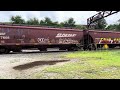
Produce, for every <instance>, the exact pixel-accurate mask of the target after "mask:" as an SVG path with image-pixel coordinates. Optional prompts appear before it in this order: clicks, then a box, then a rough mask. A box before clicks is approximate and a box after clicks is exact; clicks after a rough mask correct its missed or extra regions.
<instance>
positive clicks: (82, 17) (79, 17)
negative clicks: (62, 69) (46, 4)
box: [0, 11, 120, 24]
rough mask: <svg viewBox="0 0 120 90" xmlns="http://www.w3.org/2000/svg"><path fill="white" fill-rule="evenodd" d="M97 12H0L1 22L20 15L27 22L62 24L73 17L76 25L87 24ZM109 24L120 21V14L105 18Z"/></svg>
mask: <svg viewBox="0 0 120 90" xmlns="http://www.w3.org/2000/svg"><path fill="white" fill-rule="evenodd" d="M96 13H97V12H96V11H0V22H9V20H10V17H11V16H16V15H20V16H22V18H24V19H25V20H28V19H29V18H33V17H36V18H38V19H39V20H41V19H44V17H50V18H51V19H52V20H53V21H58V22H62V21H65V20H67V19H68V18H70V17H72V18H74V20H75V21H76V24H87V18H89V17H91V16H92V15H94V14H96ZM105 19H106V21H107V23H108V24H114V23H116V22H117V20H118V19H120V12H118V13H116V14H113V15H111V16H109V17H106V18H105Z"/></svg>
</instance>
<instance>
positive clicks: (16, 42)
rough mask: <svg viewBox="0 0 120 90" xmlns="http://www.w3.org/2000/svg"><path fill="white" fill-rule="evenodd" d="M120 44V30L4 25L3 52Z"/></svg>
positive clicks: (0, 30)
mask: <svg viewBox="0 0 120 90" xmlns="http://www.w3.org/2000/svg"><path fill="white" fill-rule="evenodd" d="M106 44H107V45H108V46H109V48H114V47H116V46H120V32H114V31H102V30H79V29H70V28H52V27H51V28H48V27H38V26H20V25H0V53H1V54H2V53H5V54H7V53H9V52H10V51H13V52H20V51H21V50H22V49H30V48H37V49H39V50H40V51H47V48H54V47H57V48H59V49H60V50H68V51H73V50H79V49H83V50H96V49H98V48H102V47H103V46H104V45H106Z"/></svg>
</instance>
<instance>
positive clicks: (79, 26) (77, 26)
mask: <svg viewBox="0 0 120 90" xmlns="http://www.w3.org/2000/svg"><path fill="white" fill-rule="evenodd" d="M75 28H77V29H82V30H83V29H87V27H86V26H83V25H76V27H75Z"/></svg>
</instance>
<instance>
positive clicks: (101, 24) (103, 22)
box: [95, 18, 107, 29]
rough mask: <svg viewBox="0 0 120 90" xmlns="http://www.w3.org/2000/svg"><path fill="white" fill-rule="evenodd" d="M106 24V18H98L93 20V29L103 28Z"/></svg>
mask: <svg viewBox="0 0 120 90" xmlns="http://www.w3.org/2000/svg"><path fill="white" fill-rule="evenodd" d="M106 25H107V22H106V20H105V19H104V18H103V19H100V20H98V21H97V22H95V29H105V27H106Z"/></svg>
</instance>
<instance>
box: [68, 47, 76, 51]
mask: <svg viewBox="0 0 120 90" xmlns="http://www.w3.org/2000/svg"><path fill="white" fill-rule="evenodd" d="M67 50H68V51H75V49H74V47H70V48H68V49H67Z"/></svg>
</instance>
